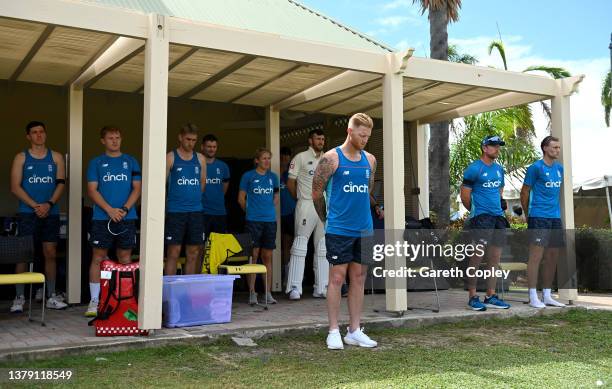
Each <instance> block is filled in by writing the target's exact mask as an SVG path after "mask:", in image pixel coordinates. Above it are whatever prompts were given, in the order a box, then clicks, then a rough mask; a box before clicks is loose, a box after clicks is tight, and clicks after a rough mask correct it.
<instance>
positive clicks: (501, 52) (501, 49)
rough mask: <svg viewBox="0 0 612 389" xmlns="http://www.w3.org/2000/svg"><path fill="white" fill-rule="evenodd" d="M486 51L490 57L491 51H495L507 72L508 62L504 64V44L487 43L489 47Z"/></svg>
mask: <svg viewBox="0 0 612 389" xmlns="http://www.w3.org/2000/svg"><path fill="white" fill-rule="evenodd" d="M487 49H488V51H489V55H491V53H492V52H493V49H496V50H497V52H498V53H499V56H500V57H501V59H502V62H503V63H504V69H505V70H508V62H506V48H505V47H504V43H503V42H502V41H492V42H491V43H489V47H488V48H487Z"/></svg>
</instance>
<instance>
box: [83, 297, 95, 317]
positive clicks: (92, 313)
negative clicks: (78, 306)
mask: <svg viewBox="0 0 612 389" xmlns="http://www.w3.org/2000/svg"><path fill="white" fill-rule="evenodd" d="M85 316H87V317H96V316H98V300H91V301H90V302H89V305H88V306H87V310H86V311H85Z"/></svg>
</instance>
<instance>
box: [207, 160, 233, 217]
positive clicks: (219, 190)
mask: <svg viewBox="0 0 612 389" xmlns="http://www.w3.org/2000/svg"><path fill="white" fill-rule="evenodd" d="M229 179H230V171H229V167H228V166H227V164H226V163H225V162H223V161H221V160H219V159H215V160H214V162H212V163H206V189H205V190H204V193H202V210H203V211H204V214H205V215H225V214H226V213H227V212H226V210H225V193H223V184H224V183H226V182H228V181H229Z"/></svg>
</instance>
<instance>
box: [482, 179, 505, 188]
mask: <svg viewBox="0 0 612 389" xmlns="http://www.w3.org/2000/svg"><path fill="white" fill-rule="evenodd" d="M500 185H501V181H500V180H497V181H487V182H485V183H483V184H482V187H483V188H499V187H500Z"/></svg>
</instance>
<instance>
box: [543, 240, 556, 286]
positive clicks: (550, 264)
mask: <svg viewBox="0 0 612 389" xmlns="http://www.w3.org/2000/svg"><path fill="white" fill-rule="evenodd" d="M558 258H559V248H557V247H554V248H553V247H551V248H547V249H546V251H545V252H544V274H543V277H542V283H543V286H544V288H547V289H550V288H552V284H553V279H554V277H555V271H556V270H557V260H558Z"/></svg>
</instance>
